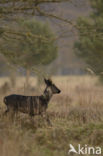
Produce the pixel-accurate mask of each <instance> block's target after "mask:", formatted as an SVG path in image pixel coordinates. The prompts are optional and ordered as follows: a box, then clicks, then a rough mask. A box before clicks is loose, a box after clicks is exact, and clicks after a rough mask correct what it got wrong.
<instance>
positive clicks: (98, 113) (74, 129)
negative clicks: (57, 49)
mask: <svg viewBox="0 0 103 156" xmlns="http://www.w3.org/2000/svg"><path fill="white" fill-rule="evenodd" d="M5 81H8V82H9V80H8V79H7V78H6V79H1V80H0V82H1V83H0V84H1V86H2V85H3V83H5ZM30 81H31V82H30V83H31V86H32V89H31V90H30V92H29V93H28V94H31V95H36V94H41V93H42V91H43V89H44V87H45V86H44V85H43V86H41V87H40V88H39V90H37V88H35V86H36V79H35V78H33V77H31V79H30ZM53 82H54V83H55V84H56V85H57V86H58V87H59V88H60V89H61V91H62V92H61V94H60V95H54V96H53V98H52V100H51V101H50V103H49V107H48V110H47V112H48V114H49V116H50V120H51V122H52V127H49V126H48V125H47V123H46V122H45V120H43V119H42V118H41V117H39V116H37V117H35V118H34V119H33V121H31V120H30V118H29V117H28V115H24V114H22V113H19V115H18V117H17V118H15V120H14V122H11V120H10V119H9V117H3V116H2V113H3V112H4V110H5V109H6V108H5V105H4V104H3V102H2V99H3V97H4V96H5V95H7V94H11V93H16V94H17V93H21V94H25V84H24V83H25V81H24V78H20V77H18V79H17V84H16V88H13V89H12V88H11V89H10V90H8V91H7V92H6V93H5V94H4V93H3V94H2V92H1V94H0V108H1V109H0V156H14V155H15V156H58V155H60V156H67V155H68V150H69V144H73V145H74V146H75V147H77V145H78V144H81V145H85V144H87V145H92V146H97V145H98V146H100V147H103V86H100V85H99V84H98V81H97V79H96V77H89V76H70V77H53ZM71 155H72V154H71Z"/></svg>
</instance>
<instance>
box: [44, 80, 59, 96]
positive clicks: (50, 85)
mask: <svg viewBox="0 0 103 156" xmlns="http://www.w3.org/2000/svg"><path fill="white" fill-rule="evenodd" d="M44 81H45V84H46V85H47V90H48V91H51V92H52V94H59V93H60V92H61V90H60V89H58V88H57V87H56V85H55V84H53V82H52V81H51V80H50V79H44Z"/></svg>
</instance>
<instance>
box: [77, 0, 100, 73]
mask: <svg viewBox="0 0 103 156" xmlns="http://www.w3.org/2000/svg"><path fill="white" fill-rule="evenodd" d="M90 4H91V7H92V8H93V13H92V14H91V15H90V16H89V17H88V18H79V19H78V21H77V27H78V32H79V41H77V42H76V43H75V45H74V47H75V52H76V54H77V55H78V56H80V57H82V58H84V60H85V61H86V62H87V64H89V66H90V67H91V69H92V70H93V71H94V72H95V73H96V74H99V75H100V73H102V72H103V0H90Z"/></svg>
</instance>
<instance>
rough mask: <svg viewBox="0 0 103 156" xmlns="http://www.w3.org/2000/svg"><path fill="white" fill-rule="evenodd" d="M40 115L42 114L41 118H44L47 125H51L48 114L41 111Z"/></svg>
mask: <svg viewBox="0 0 103 156" xmlns="http://www.w3.org/2000/svg"><path fill="white" fill-rule="evenodd" d="M41 116H42V118H44V119H45V120H46V122H47V123H48V125H49V126H52V124H51V121H50V119H49V115H48V114H47V113H46V112H44V113H41Z"/></svg>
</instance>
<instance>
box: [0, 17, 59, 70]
mask: <svg viewBox="0 0 103 156" xmlns="http://www.w3.org/2000/svg"><path fill="white" fill-rule="evenodd" d="M15 27H16V29H17V32H19V33H24V34H25V35H22V38H18V39H9V40H4V41H3V44H2V46H1V50H0V53H2V54H3V55H4V56H5V57H6V58H7V60H8V62H9V63H10V64H12V65H15V66H20V67H23V68H25V69H31V67H33V66H35V65H38V64H40V65H46V64H49V63H50V62H52V61H53V60H54V59H55V58H56V57H57V46H56V43H55V36H54V34H53V33H52V32H51V29H50V27H49V26H48V24H47V23H46V24H44V23H41V22H38V21H35V20H23V19H22V20H18V22H17V24H16V26H15Z"/></svg>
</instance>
